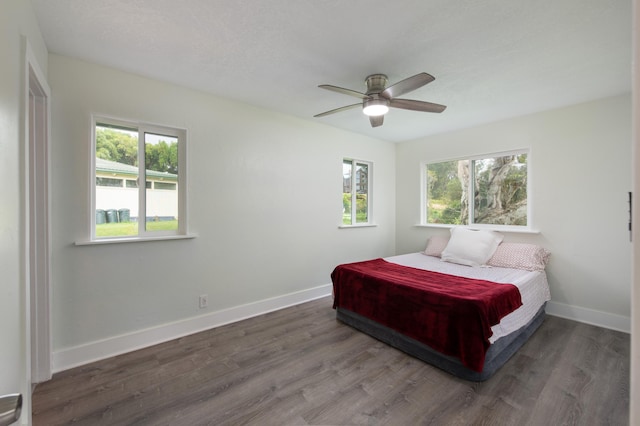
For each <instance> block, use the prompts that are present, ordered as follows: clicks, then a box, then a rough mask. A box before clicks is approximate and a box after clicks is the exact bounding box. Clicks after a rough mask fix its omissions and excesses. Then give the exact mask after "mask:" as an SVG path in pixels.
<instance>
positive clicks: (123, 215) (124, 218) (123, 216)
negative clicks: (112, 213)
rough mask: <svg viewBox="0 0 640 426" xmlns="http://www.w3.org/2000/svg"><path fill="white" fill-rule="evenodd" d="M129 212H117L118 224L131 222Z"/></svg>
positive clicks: (123, 210)
mask: <svg viewBox="0 0 640 426" xmlns="http://www.w3.org/2000/svg"><path fill="white" fill-rule="evenodd" d="M130 212H131V211H130V210H129V209H120V210H118V220H119V221H120V222H130V221H131V217H130V214H131V213H130Z"/></svg>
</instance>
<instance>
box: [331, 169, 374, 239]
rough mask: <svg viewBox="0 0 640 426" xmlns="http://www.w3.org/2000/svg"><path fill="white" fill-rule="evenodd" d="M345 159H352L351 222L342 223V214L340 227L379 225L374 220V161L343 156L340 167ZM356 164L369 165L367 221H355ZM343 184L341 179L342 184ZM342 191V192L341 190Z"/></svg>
mask: <svg viewBox="0 0 640 426" xmlns="http://www.w3.org/2000/svg"><path fill="white" fill-rule="evenodd" d="M345 161H351V222H352V223H351V224H345V223H342V215H340V225H338V228H340V229H350V228H370V227H375V226H378V225H377V224H375V223H374V221H373V162H372V161H366V160H358V159H357V158H351V157H343V158H341V160H340V167H341V168H342V167H343V164H344V162H345ZM356 164H366V165H367V174H368V175H367V221H366V222H360V223H355V222H354V221H355V218H356V208H357V205H356V192H355V191H354V186H355V184H356V179H355V167H356ZM342 184H343V182H342V179H341V185H342ZM341 193H342V192H341Z"/></svg>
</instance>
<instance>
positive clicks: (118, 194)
mask: <svg viewBox="0 0 640 426" xmlns="http://www.w3.org/2000/svg"><path fill="white" fill-rule="evenodd" d="M95 130H96V145H95V146H96V152H95V155H96V169H95V176H96V188H95V190H96V206H95V208H96V238H103V237H120V236H130V235H137V234H138V224H137V221H136V220H137V216H138V190H137V188H135V187H133V188H132V187H131V186H130V185H128V184H127V185H124V180H125V179H136V178H137V175H138V167H137V166H138V132H137V130H136V129H133V128H124V127H116V126H109V125H105V124H96V129H95ZM128 182H129V180H127V183H128Z"/></svg>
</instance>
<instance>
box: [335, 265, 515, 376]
mask: <svg viewBox="0 0 640 426" xmlns="http://www.w3.org/2000/svg"><path fill="white" fill-rule="evenodd" d="M331 280H332V281H333V294H334V302H333V307H334V308H336V307H340V308H344V309H348V310H350V311H352V312H355V313H357V314H359V315H362V316H363V317H366V318H369V319H372V320H374V321H376V322H378V323H380V324H382V325H385V326H387V327H389V328H391V329H393V330H396V331H398V332H400V333H402V334H404V335H406V336H409V337H411V338H413V339H415V340H418V341H420V342H422V343H425V344H427V345H429V346H430V347H431V348H433V349H435V350H437V351H439V352H441V353H444V354H446V355H450V356H455V357H458V358H460V360H461V361H462V364H463V365H465V366H466V367H468V368H470V369H472V370H474V371H478V372H481V371H482V368H483V366H484V358H485V353H486V351H487V349H488V348H489V345H490V343H489V337H491V335H492V334H493V333H492V331H491V326H493V325H495V324H498V323H499V322H500V319H501V318H502V317H504V316H505V315H507V314H509V313H510V312H513V311H514V310H515V309H517V308H518V307H520V306H521V305H522V300H521V298H520V291H519V290H518V288H517V287H516V286H514V285H512V284H497V283H494V282H490V281H484V280H476V279H470V278H462V277H457V276H454V275H448V274H441V273H438V272H432V271H425V270H422V269H416V268H411V267H407V266H401V265H397V264H394V263H390V262H387V261H385V260H383V259H374V260H368V261H365V262H356V263H349V264H345V265H339V266H337V267H336V268H335V269H334V271H333V273H332V274H331Z"/></svg>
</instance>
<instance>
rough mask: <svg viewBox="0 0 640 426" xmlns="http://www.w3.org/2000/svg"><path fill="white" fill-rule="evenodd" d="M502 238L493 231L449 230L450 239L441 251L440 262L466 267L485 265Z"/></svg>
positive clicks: (458, 228)
mask: <svg viewBox="0 0 640 426" xmlns="http://www.w3.org/2000/svg"><path fill="white" fill-rule="evenodd" d="M502 238H503V236H502V235H500V234H498V233H497V232H494V231H481V230H473V229H468V228H460V227H456V228H451V239H450V240H449V243H448V244H447V247H446V248H445V249H444V250H443V251H442V256H441V258H442V260H444V261H446V262H452V263H459V264H461V265H468V266H480V265H484V264H486V263H487V261H488V260H489V259H491V256H493V253H495V251H496V248H498V244H500V243H501V242H502Z"/></svg>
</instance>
